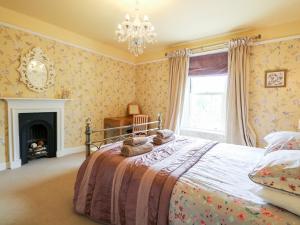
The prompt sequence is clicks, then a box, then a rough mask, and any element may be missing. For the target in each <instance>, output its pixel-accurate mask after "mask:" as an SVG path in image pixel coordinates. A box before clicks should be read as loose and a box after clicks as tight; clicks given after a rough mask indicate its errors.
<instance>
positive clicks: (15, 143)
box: [1, 98, 70, 169]
mask: <svg viewBox="0 0 300 225" xmlns="http://www.w3.org/2000/svg"><path fill="white" fill-rule="evenodd" d="M1 99H3V100H5V101H6V102H7V117H8V157H9V162H8V163H7V167H8V168H11V169H15V168H18V167H20V166H21V165H22V160H21V154H22V153H21V149H20V132H19V131H20V129H19V126H20V124H19V115H20V114H22V113H56V157H60V156H63V155H64V105H65V102H66V101H68V100H70V99H41V98H32V99H31V98H1ZM50 155H51V156H54V153H53V152H51V153H50Z"/></svg>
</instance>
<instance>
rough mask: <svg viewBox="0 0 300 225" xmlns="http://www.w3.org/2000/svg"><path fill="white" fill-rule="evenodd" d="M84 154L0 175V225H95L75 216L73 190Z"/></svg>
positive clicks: (41, 161) (35, 162) (31, 163)
mask: <svg viewBox="0 0 300 225" xmlns="http://www.w3.org/2000/svg"><path fill="white" fill-rule="evenodd" d="M84 157H85V156H84V154H83V153H79V154H73V155H69V156H64V157H61V158H43V159H38V160H32V161H29V163H28V164H25V165H23V166H22V167H20V168H18V169H14V170H6V171H1V172H0V225H95V224H97V223H95V222H93V221H91V220H89V219H88V218H86V217H84V216H80V215H78V214H76V213H74V211H73V208H72V198H73V187H74V182H75V177H76V174H77V170H78V168H79V166H80V165H81V163H82V162H83V160H84Z"/></svg>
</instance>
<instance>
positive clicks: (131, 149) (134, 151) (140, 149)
mask: <svg viewBox="0 0 300 225" xmlns="http://www.w3.org/2000/svg"><path fill="white" fill-rule="evenodd" d="M152 149H153V145H152V144H151V143H150V142H148V143H146V144H143V145H138V146H131V145H123V147H122V149H121V153H122V155H123V156H126V157H130V156H136V155H141V154H144V153H147V152H150V151H152Z"/></svg>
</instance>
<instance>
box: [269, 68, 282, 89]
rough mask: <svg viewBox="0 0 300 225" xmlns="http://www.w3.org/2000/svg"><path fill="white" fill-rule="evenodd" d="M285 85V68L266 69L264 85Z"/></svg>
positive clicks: (273, 86) (271, 86)
mask: <svg viewBox="0 0 300 225" xmlns="http://www.w3.org/2000/svg"><path fill="white" fill-rule="evenodd" d="M285 86H286V70H275V71H266V74H265V87H266V88H277V87H285Z"/></svg>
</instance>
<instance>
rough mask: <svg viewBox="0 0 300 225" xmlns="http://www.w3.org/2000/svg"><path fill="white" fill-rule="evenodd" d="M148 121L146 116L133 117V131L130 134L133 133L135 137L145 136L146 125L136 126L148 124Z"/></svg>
mask: <svg viewBox="0 0 300 225" xmlns="http://www.w3.org/2000/svg"><path fill="white" fill-rule="evenodd" d="M148 120H149V116H148V115H134V116H133V122H132V124H133V129H132V132H133V133H135V135H147V131H146V130H147V129H148V125H147V124H146V125H140V126H136V125H139V124H143V123H148Z"/></svg>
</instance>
